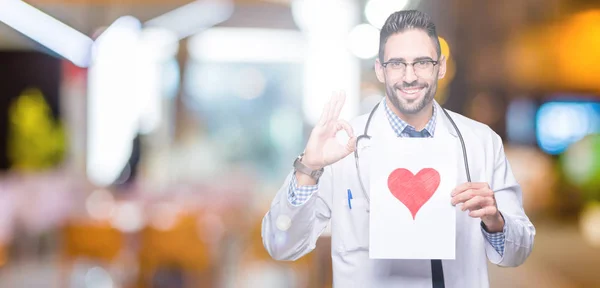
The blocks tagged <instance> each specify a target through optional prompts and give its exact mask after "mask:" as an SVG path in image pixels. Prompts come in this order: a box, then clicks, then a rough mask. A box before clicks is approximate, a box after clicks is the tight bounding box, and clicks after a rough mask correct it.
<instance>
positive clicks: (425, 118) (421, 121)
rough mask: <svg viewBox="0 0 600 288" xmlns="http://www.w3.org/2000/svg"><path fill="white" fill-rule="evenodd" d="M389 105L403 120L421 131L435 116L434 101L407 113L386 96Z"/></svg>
mask: <svg viewBox="0 0 600 288" xmlns="http://www.w3.org/2000/svg"><path fill="white" fill-rule="evenodd" d="M385 101H386V104H387V106H388V107H389V108H390V109H391V110H392V112H394V114H396V116H398V117H400V119H402V121H404V122H406V123H408V125H410V126H412V127H414V128H415V130H416V131H421V130H423V129H424V128H425V126H426V125H427V122H429V120H430V119H431V117H432V116H433V101H431V102H429V104H427V105H425V107H424V108H423V109H422V110H421V111H419V112H417V113H412V114H405V113H402V112H400V111H398V109H396V107H395V106H394V105H393V104H392V103H391V102H390V99H389V98H387V97H386V99H385Z"/></svg>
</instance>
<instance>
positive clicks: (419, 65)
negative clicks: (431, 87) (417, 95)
mask: <svg viewBox="0 0 600 288" xmlns="http://www.w3.org/2000/svg"><path fill="white" fill-rule="evenodd" d="M438 63H439V62H438V61H435V60H419V61H415V62H411V63H407V62H402V61H398V60H392V61H388V62H384V63H382V64H381V65H382V66H383V67H384V68H386V69H387V68H389V70H390V71H391V73H393V74H394V76H396V75H397V76H404V74H405V73H406V66H408V65H410V66H412V68H413V71H415V75H417V77H420V78H426V77H430V76H431V75H432V74H433V67H434V66H435V65H437V64H438Z"/></svg>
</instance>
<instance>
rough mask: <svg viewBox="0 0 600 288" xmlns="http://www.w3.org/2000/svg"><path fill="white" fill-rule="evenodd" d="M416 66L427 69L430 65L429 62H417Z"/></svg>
mask: <svg viewBox="0 0 600 288" xmlns="http://www.w3.org/2000/svg"><path fill="white" fill-rule="evenodd" d="M415 65H416V66H417V67H418V68H426V67H427V66H428V65H429V61H417V62H416V63H415Z"/></svg>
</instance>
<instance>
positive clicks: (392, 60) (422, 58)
mask: <svg viewBox="0 0 600 288" xmlns="http://www.w3.org/2000/svg"><path fill="white" fill-rule="evenodd" d="M423 60H431V61H433V59H431V57H427V56H421V57H417V58H415V60H414V61H415V62H417V61H423ZM387 62H406V59H404V58H391V59H389V60H388V61H387Z"/></svg>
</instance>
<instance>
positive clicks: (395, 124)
mask: <svg viewBox="0 0 600 288" xmlns="http://www.w3.org/2000/svg"><path fill="white" fill-rule="evenodd" d="M436 106H437V105H433V115H432V116H431V119H429V122H427V125H425V128H424V129H423V132H424V133H426V134H429V135H428V137H433V133H434V130H435V122H436V116H437V107H436ZM383 107H384V108H385V115H386V116H387V119H388V121H389V122H390V125H391V126H392V129H393V130H394V132H395V133H396V136H398V137H407V135H406V131H407V130H408V129H411V130H415V127H413V126H411V125H409V124H408V123H406V122H405V121H404V120H402V119H400V117H398V115H396V114H394V112H392V110H391V109H390V108H389V107H388V106H387V101H386V99H385V97H384V99H383Z"/></svg>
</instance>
